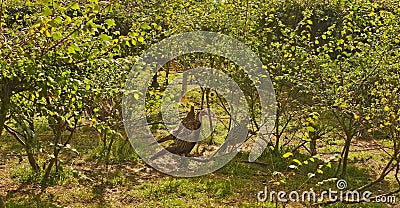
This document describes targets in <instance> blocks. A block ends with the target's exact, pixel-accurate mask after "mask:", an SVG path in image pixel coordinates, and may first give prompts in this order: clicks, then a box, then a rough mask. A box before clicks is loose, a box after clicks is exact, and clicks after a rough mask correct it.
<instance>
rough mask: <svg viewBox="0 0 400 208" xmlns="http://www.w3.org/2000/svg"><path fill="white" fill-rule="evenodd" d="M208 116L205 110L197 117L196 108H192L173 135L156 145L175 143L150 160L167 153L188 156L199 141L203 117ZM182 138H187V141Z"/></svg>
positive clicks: (162, 139)
mask: <svg viewBox="0 0 400 208" xmlns="http://www.w3.org/2000/svg"><path fill="white" fill-rule="evenodd" d="M206 114H207V112H206V111H205V110H204V109H203V110H201V111H200V112H198V113H197V115H195V111H194V106H191V108H190V111H189V113H188V114H187V115H186V117H185V118H184V119H183V120H182V123H181V124H180V125H179V126H178V128H177V129H175V130H174V131H173V133H172V134H170V135H168V136H166V137H163V138H161V139H160V140H158V141H157V142H155V143H163V142H165V141H169V140H174V142H173V143H172V144H171V145H169V146H168V147H166V148H165V149H163V150H161V151H160V152H158V153H156V154H155V155H154V156H152V157H151V158H150V160H153V159H155V158H158V157H160V156H162V155H164V154H166V153H167V152H170V153H173V154H176V155H184V156H188V155H189V153H190V152H191V151H192V149H193V148H194V146H195V145H196V143H197V141H198V139H199V136H200V127H201V121H202V117H203V116H204V115H206ZM180 138H185V139H186V140H182V139H180ZM153 144H154V143H153Z"/></svg>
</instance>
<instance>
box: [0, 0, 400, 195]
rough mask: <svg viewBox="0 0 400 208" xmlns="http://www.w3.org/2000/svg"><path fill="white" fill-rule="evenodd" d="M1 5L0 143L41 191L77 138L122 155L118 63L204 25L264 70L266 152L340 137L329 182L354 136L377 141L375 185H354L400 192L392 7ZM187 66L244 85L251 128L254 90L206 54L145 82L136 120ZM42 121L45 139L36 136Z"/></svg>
mask: <svg viewBox="0 0 400 208" xmlns="http://www.w3.org/2000/svg"><path fill="white" fill-rule="evenodd" d="M0 8H1V11H0V56H1V59H0V65H1V73H0V136H2V137H3V136H5V135H7V134H8V135H11V136H13V137H14V138H15V139H16V140H17V141H18V142H19V144H20V145H21V146H22V147H23V148H24V150H25V155H26V157H27V159H28V161H29V164H30V165H31V167H32V170H34V171H35V172H37V173H38V174H42V175H41V182H42V184H44V185H45V184H46V183H48V182H49V179H50V178H52V177H56V176H57V175H59V174H60V173H59V171H60V168H61V167H62V165H63V164H62V160H61V159H60V158H61V157H62V154H63V152H68V151H72V152H76V154H77V155H76V156H77V157H78V154H79V153H78V151H77V150H76V147H73V146H71V140H73V139H76V138H78V137H79V136H77V135H76V134H77V133H78V134H80V133H82V129H84V130H85V131H93V132H95V133H96V135H98V137H99V139H100V140H101V147H100V149H101V150H100V151H99V154H98V155H97V159H99V160H106V161H108V160H109V159H110V158H111V157H112V155H113V154H114V155H118V154H117V152H118V151H123V150H122V149H123V148H125V149H126V147H122V146H121V145H122V144H125V143H126V138H125V137H126V136H125V133H124V130H123V123H122V115H121V102H122V94H123V88H124V81H125V79H126V78H127V74H128V73H129V70H130V67H131V66H132V65H133V63H134V62H135V60H136V59H137V57H138V56H140V55H141V54H142V53H143V52H144V51H145V50H146V49H147V48H148V47H150V46H151V44H153V43H156V42H159V41H161V40H162V39H164V38H166V37H170V36H172V35H175V34H179V33H182V32H188V31H197V30H206V31H213V32H218V33H223V34H226V35H229V36H231V37H234V38H237V39H238V40H240V41H242V42H243V43H245V44H246V45H248V46H249V47H250V48H251V49H252V50H253V51H254V52H255V53H256V54H257V55H258V56H259V57H260V59H261V60H262V62H263V65H264V66H263V68H264V69H265V70H267V71H268V73H269V74H270V76H271V79H272V81H273V84H274V88H275V92H276V96H277V101H278V105H277V118H276V123H275V129H274V133H273V137H272V138H271V141H269V142H270V143H271V145H270V146H271V147H272V149H273V150H274V154H278V155H284V156H285V158H286V157H289V155H290V154H288V153H295V152H298V151H300V150H304V151H305V152H307V151H308V153H307V154H309V155H310V157H312V156H315V155H318V153H319V152H318V144H325V142H328V141H331V140H344V143H343V147H342V149H341V152H340V153H339V155H338V156H337V157H336V159H338V162H337V163H335V164H337V165H336V167H335V166H334V165H332V166H333V167H332V168H336V169H337V171H336V174H335V175H331V176H328V177H332V178H333V177H346V173H347V169H348V157H349V151H350V149H351V146H352V141H354V140H355V139H364V140H374V141H375V140H377V141H384V142H385V144H389V146H388V147H387V148H382V151H385V152H386V153H387V155H388V160H387V161H386V164H387V165H386V166H385V168H384V169H382V170H381V174H380V175H379V176H378V177H377V179H376V180H373V181H372V182H371V183H369V184H362V185H361V186H360V187H356V188H359V189H360V190H362V189H366V188H368V187H370V186H372V185H373V184H375V183H378V182H380V181H382V180H384V179H385V177H386V176H387V175H388V174H390V173H394V176H395V178H396V179H397V182H398V183H399V187H400V180H399V179H398V175H399V174H398V173H399V169H400V167H399V165H400V163H399V162H400V140H399V139H400V91H399V88H400V87H399V80H400V68H399V62H400V51H399V48H400V36H399V34H400V22H399V21H400V4H399V3H398V2H397V1H381V2H380V1H373V0H360V1H346V0H341V1H339V0H334V1H311V0H310V1H296V0H291V1H254V2H253V1H250V2H249V1H225V0H224V1H219V0H204V1H196V0H190V1H183V0H182V1H181V0H167V1H158V0H150V1H135V2H132V1H110V2H108V1H97V0H89V1H79V2H69V1H54V0H42V1H26V2H25V1H21V2H18V1H17V2H15V1H8V0H6V1H1V7H0ZM198 66H210V67H213V68H216V69H219V70H222V71H224V72H225V73H227V74H228V75H229V76H231V77H232V78H233V79H234V80H235V81H236V82H237V83H238V84H239V86H240V87H241V88H242V90H243V91H244V93H245V96H246V99H247V101H248V103H249V106H250V111H251V112H252V113H251V115H252V118H251V125H249V130H250V131H249V132H250V134H249V141H251V138H253V137H254V136H255V135H253V134H251V133H252V132H256V131H257V130H259V128H262V127H260V126H259V124H260V117H259V116H260V115H259V112H260V110H259V108H260V106H259V103H258V102H259V99H258V94H257V93H254V85H253V84H252V83H251V81H250V79H249V78H248V77H246V73H245V72H244V71H242V70H241V69H240V68H239V67H237V66H236V65H235V64H233V63H230V62H229V60H227V59H225V58H221V57H216V56H213V55H209V54H200V55H197V54H194V55H193V56H185V57H178V58H176V59H175V60H173V61H171V62H170V63H168V64H167V65H166V66H165V68H164V69H163V71H160V72H159V73H157V75H156V77H155V79H154V80H153V83H152V86H150V87H151V88H149V89H152V90H151V91H150V93H149V95H148V99H149V101H148V106H147V108H148V120H149V121H150V122H151V123H157V122H159V121H160V120H161V115H160V113H159V109H158V108H159V105H160V102H161V97H162V96H163V89H165V87H166V86H167V85H168V82H169V81H171V80H172V78H173V77H174V76H176V74H177V73H180V72H182V71H184V70H186V69H189V68H193V67H198ZM157 76H158V77H157ZM201 95H202V99H201V100H199V102H201V105H203V102H205V103H207V104H209V103H218V102H220V103H221V104H222V105H225V101H223V100H222V99H220V98H219V97H218V96H217V95H218V94H215V92H213V91H210V90H208V89H202V91H201ZM205 99H206V101H205ZM210 100H211V101H210ZM204 105H206V104H204ZM43 122H44V123H45V126H47V128H48V129H47V130H48V132H51V134H52V136H51V139H42V138H41V137H38V136H37V131H38V126H39V124H42V123H43ZM152 129H153V130H157V129H165V127H164V126H162V125H158V124H156V125H153V126H152ZM228 129H229V128H228ZM220 130H221V129H220ZM225 130H227V129H225ZM221 131H222V130H221ZM214 136H215V137H218V136H220V137H221V136H223V134H216V135H214ZM118 145H119V146H118ZM117 146H118V147H117ZM124 151H125V150H124ZM304 151H303V153H304ZM285 153H286V154H285ZM129 154H134V153H133V151H131V152H130V153H129ZM333 154H334V153H333V152H332V155H333ZM296 161H298V162H299V163H300V164H297V166H300V165H302V163H301V162H300V161H299V160H296ZM332 162H333V161H332ZM296 163H297V162H296ZM324 165H326V166H331V164H330V163H329V162H327V163H325V164H324ZM297 166H291V168H294V169H296V168H298V167H297ZM279 171H280V170H279ZM321 172H322V171H321ZM306 174H307V173H306ZM399 191H400V188H399V189H398V190H387V192H388V193H394V192H399Z"/></svg>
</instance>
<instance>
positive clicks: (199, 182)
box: [0, 132, 395, 207]
mask: <svg viewBox="0 0 400 208" xmlns="http://www.w3.org/2000/svg"><path fill="white" fill-rule="evenodd" d="M80 133H81V135H80V137H79V139H75V140H74V143H73V146H74V147H75V148H77V150H78V152H80V156H79V157H78V156H77V155H76V154H75V153H73V152H71V153H68V152H67V153H66V154H64V157H63V161H64V162H63V164H64V165H63V166H62V167H63V169H62V171H60V174H59V176H58V177H57V178H54V179H53V180H52V183H51V184H50V185H49V186H48V187H47V188H45V189H43V188H42V187H41V186H40V185H39V184H40V176H38V175H36V174H34V173H32V172H31V171H30V167H29V165H28V163H27V161H26V159H25V157H24V156H23V155H21V153H22V152H23V151H22V150H21V148H20V146H19V145H18V144H17V143H16V142H15V141H14V140H13V139H12V138H10V137H5V138H4V139H3V140H2V141H1V142H0V143H1V144H0V151H1V154H2V157H1V159H0V178H1V179H0V195H2V196H4V197H5V200H6V205H7V207H275V205H274V204H272V203H268V202H259V201H258V200H257V193H258V192H259V191H262V190H264V187H265V185H268V188H270V189H271V190H276V191H278V190H285V191H289V192H290V191H292V190H308V189H309V188H313V189H314V190H315V192H317V193H318V191H323V190H327V189H329V188H332V189H335V188H336V183H335V182H334V181H331V182H325V183H324V184H322V185H317V184H318V182H321V181H323V180H325V179H329V178H330V177H331V176H332V175H333V174H334V172H335V164H334V163H333V164H332V168H328V167H325V168H323V169H322V170H323V174H320V173H318V172H316V170H317V167H318V165H319V164H323V161H322V159H324V158H327V157H329V156H330V155H328V154H325V153H328V152H329V153H332V152H335V149H337V151H339V150H340V148H339V147H340V145H341V143H340V142H336V144H331V145H322V144H321V147H320V149H319V151H320V153H321V157H320V158H321V160H318V159H317V160H315V162H311V161H310V163H309V164H308V165H302V166H300V167H299V169H298V170H293V169H290V168H288V166H289V165H290V164H293V163H292V162H291V160H292V159H293V157H290V158H286V159H284V158H281V157H280V156H279V157H278V156H274V155H273V154H271V153H269V152H267V153H265V154H264V155H263V156H262V158H261V159H260V160H258V162H257V163H248V162H246V161H247V154H246V153H239V154H238V155H237V156H236V157H235V158H234V159H233V160H232V161H231V162H230V163H228V164H227V165H226V166H224V167H223V168H221V169H220V170H218V171H216V172H214V173H211V174H208V175H205V176H201V177H195V178H176V177H171V176H167V175H164V174H162V173H159V172H157V171H156V170H154V169H152V168H150V167H148V166H146V165H145V164H143V163H142V162H141V160H140V159H138V158H137V156H136V155H135V153H134V152H133V151H132V150H131V148H130V146H129V143H128V144H125V145H126V146H125V147H124V144H123V143H121V144H118V143H117V144H116V146H120V147H123V148H121V149H125V151H122V152H120V154H122V155H120V156H119V157H117V156H115V155H114V156H112V158H111V160H110V162H109V163H108V164H106V163H105V162H98V158H99V154H98V152H99V151H100V150H101V148H99V141H98V138H97V137H96V136H95V135H87V134H84V132H80ZM365 149H368V150H367V151H363V150H365ZM294 157H295V158H297V159H299V160H300V161H304V160H309V157H308V156H307V155H302V154H300V153H298V154H295V156H294ZM386 159H387V158H386V157H385V155H384V154H382V151H379V149H374V145H373V142H371V141H368V142H366V141H355V142H354V144H353V148H352V152H351V154H350V162H351V163H350V167H349V176H348V178H346V180H347V182H348V185H349V186H348V188H350V189H351V188H355V187H358V186H360V185H362V184H366V183H368V182H369V181H371V180H373V179H374V178H375V177H376V175H377V174H378V173H379V171H380V169H382V166H383V165H384V161H385V160H386ZM276 171H281V172H282V177H278V176H279V174H276ZM308 173H315V174H316V176H315V177H314V178H311V179H308V177H307V175H308ZM280 179H283V181H284V182H285V183H280V184H279V185H277V183H274V182H277V181H280ZM394 184H395V183H394V177H389V179H388V180H385V181H384V182H382V183H379V184H378V185H376V186H374V187H372V188H371V189H370V190H371V191H372V192H374V193H380V192H382V191H387V190H389V189H393V188H394V187H393V186H394ZM282 206H283V204H279V207H282ZM299 206H302V205H301V204H297V203H288V204H286V207H299ZM326 206H327V207H360V206H362V207H386V206H390V205H389V204H378V203H367V204H356V205H344V204H333V205H326Z"/></svg>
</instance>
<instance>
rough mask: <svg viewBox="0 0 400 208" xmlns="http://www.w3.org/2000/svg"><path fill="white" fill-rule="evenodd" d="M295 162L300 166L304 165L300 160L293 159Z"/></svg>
mask: <svg viewBox="0 0 400 208" xmlns="http://www.w3.org/2000/svg"><path fill="white" fill-rule="evenodd" d="M293 162H295V163H297V164H298V165H302V163H301V162H300V160H298V159H293Z"/></svg>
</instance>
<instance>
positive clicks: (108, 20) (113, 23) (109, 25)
mask: <svg viewBox="0 0 400 208" xmlns="http://www.w3.org/2000/svg"><path fill="white" fill-rule="evenodd" d="M105 23H106V24H107V25H108V27H112V26H115V25H116V24H115V21H114V20H113V19H106V21H105Z"/></svg>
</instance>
